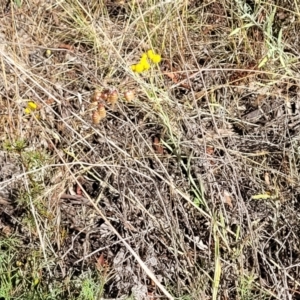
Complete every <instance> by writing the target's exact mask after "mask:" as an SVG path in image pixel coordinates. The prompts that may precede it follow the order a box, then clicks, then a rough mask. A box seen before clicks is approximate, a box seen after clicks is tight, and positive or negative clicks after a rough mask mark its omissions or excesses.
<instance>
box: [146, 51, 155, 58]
mask: <svg viewBox="0 0 300 300" xmlns="http://www.w3.org/2000/svg"><path fill="white" fill-rule="evenodd" d="M147 55H148V57H149V58H150V59H151V60H152V57H153V56H154V52H153V50H151V49H150V50H148V51H147Z"/></svg>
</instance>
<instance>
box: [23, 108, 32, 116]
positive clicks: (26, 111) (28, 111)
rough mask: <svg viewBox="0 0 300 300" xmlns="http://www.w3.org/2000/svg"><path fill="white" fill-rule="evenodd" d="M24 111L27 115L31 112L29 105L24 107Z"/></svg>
mask: <svg viewBox="0 0 300 300" xmlns="http://www.w3.org/2000/svg"><path fill="white" fill-rule="evenodd" d="M24 112H25V114H27V115H29V114H30V113H31V109H30V108H29V107H26V108H25V110H24Z"/></svg>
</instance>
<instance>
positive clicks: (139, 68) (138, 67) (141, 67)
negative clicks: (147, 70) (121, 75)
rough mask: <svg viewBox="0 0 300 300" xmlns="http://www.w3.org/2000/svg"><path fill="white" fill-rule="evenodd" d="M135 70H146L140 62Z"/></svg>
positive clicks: (140, 71)
mask: <svg viewBox="0 0 300 300" xmlns="http://www.w3.org/2000/svg"><path fill="white" fill-rule="evenodd" d="M135 71H136V72H137V73H142V72H143V71H144V65H143V64H141V63H138V64H137V65H136V66H135Z"/></svg>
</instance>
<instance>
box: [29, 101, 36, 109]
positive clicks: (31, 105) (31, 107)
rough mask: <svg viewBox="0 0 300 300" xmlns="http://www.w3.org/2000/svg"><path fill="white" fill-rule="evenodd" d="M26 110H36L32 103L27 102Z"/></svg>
mask: <svg viewBox="0 0 300 300" xmlns="http://www.w3.org/2000/svg"><path fill="white" fill-rule="evenodd" d="M27 108H29V109H32V110H36V108H37V105H36V104H35V103H34V102H32V101H29V102H28V104H27Z"/></svg>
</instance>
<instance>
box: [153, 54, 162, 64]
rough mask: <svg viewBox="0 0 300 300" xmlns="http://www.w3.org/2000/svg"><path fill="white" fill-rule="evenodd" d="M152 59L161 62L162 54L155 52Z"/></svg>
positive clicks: (156, 62)
mask: <svg viewBox="0 0 300 300" xmlns="http://www.w3.org/2000/svg"><path fill="white" fill-rule="evenodd" d="M151 60H152V61H153V62H154V63H155V64H158V63H160V62H161V56H160V55H159V54H154V55H153V57H152V58H151Z"/></svg>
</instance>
